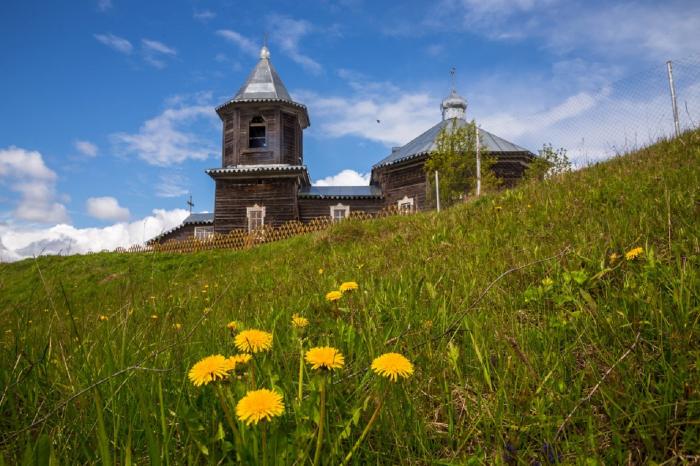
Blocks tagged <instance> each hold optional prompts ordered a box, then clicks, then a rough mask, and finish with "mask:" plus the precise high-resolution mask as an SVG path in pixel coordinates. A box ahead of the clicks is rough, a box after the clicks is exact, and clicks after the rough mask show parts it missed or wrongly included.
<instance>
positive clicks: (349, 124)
mask: <svg viewBox="0 0 700 466" xmlns="http://www.w3.org/2000/svg"><path fill="white" fill-rule="evenodd" d="M297 94H298V97H299V101H301V102H305V103H306V105H307V106H308V107H309V109H310V111H311V112H312V114H314V115H316V117H315V118H316V119H317V120H320V124H319V128H320V130H319V131H318V132H317V133H314V134H316V135H318V136H330V137H342V136H359V137H361V138H365V139H369V140H371V141H377V142H380V143H382V144H384V145H386V146H392V145H397V144H405V143H406V142H408V141H410V140H411V139H413V138H415V137H416V136H418V135H419V134H421V133H422V132H423V131H425V130H427V129H428V128H430V127H431V126H433V125H435V124H436V123H437V122H438V121H439V112H438V110H437V109H438V105H439V100H438V99H435V98H433V97H432V96H430V95H429V94H427V93H424V92H406V93H403V94H402V93H395V94H389V95H379V94H378V95H355V96H350V97H321V96H319V95H318V94H316V93H313V92H308V91H307V92H300V93H297Z"/></svg>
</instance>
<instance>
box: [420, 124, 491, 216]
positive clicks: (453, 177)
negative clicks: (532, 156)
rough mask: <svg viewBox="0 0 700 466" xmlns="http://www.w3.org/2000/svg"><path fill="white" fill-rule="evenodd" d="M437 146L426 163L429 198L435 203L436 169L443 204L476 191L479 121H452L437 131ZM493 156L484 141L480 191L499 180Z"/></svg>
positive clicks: (450, 203) (461, 198) (448, 204)
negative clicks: (477, 130) (494, 167)
mask: <svg viewBox="0 0 700 466" xmlns="http://www.w3.org/2000/svg"><path fill="white" fill-rule="evenodd" d="M435 144H436V147H435V150H433V151H432V152H431V153H430V155H429V156H428V160H427V161H426V163H425V171H426V173H427V175H428V180H429V183H428V184H429V189H428V193H427V194H428V199H429V201H430V202H432V203H433V205H434V204H435V175H434V173H435V171H437V172H438V174H439V178H440V182H439V184H440V204H441V205H443V206H445V207H447V206H450V205H453V204H455V203H456V202H458V201H460V200H463V199H465V198H467V197H469V196H471V195H474V194H475V193H476V123H475V122H474V120H472V121H471V122H468V123H466V124H463V125H459V124H457V120H456V119H454V120H452V123H451V124H450V125H447V126H445V127H444V128H443V129H442V130H441V131H440V133H439V134H438V136H437V138H436V141H435ZM493 163H494V158H493V157H491V156H490V155H489V153H488V150H487V149H486V147H485V146H484V145H483V144H481V192H482V193H484V192H486V191H488V190H491V189H494V188H495V187H497V186H498V184H499V180H498V178H496V176H495V174H494V173H493V171H492V170H491V167H492V166H493Z"/></svg>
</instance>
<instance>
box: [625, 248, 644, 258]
mask: <svg viewBox="0 0 700 466" xmlns="http://www.w3.org/2000/svg"><path fill="white" fill-rule="evenodd" d="M642 254H644V248H641V247H636V248H634V249H630V250H629V251H627V253H626V254H625V259H627V260H628V261H631V260H634V259H636V258H637V257H639V256H641V255H642Z"/></svg>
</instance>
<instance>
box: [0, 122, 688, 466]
mask: <svg viewBox="0 0 700 466" xmlns="http://www.w3.org/2000/svg"><path fill="white" fill-rule="evenodd" d="M698 187H700V133H698V132H693V133H686V134H684V135H683V136H682V138H680V139H676V140H673V141H665V142H660V143H658V144H656V145H654V146H652V147H650V148H648V149H644V150H642V151H639V152H637V153H634V154H631V155H628V156H624V157H619V158H616V159H613V160H611V161H608V162H605V163H602V164H599V165H597V166H594V167H591V168H587V169H585V170H581V171H578V172H575V173H571V174H569V175H567V176H565V177H562V178H560V179H556V180H550V181H547V182H544V183H539V184H532V185H527V186H523V187H521V188H519V189H515V190H512V191H507V192H504V193H502V194H499V195H494V196H487V197H484V198H481V199H479V200H478V201H476V202H472V203H470V204H468V205H460V206H457V207H455V208H452V209H448V210H447V211H443V212H442V213H439V214H438V213H436V212H428V213H421V214H417V215H413V216H406V217H393V218H386V219H381V220H376V221H365V222H360V221H352V220H349V221H345V222H342V223H341V224H339V225H338V226H335V227H334V228H332V229H330V230H328V231H327V232H322V233H319V234H314V235H308V236H303V237H297V238H295V239H292V240H288V241H283V242H279V243H275V244H269V245H265V246H262V247H258V248H255V249H252V250H247V251H239V252H232V251H212V252H203V253H198V254H192V255H166V254H161V255H127V254H123V255H117V254H95V255H89V256H73V257H46V258H40V259H38V260H25V261H22V262H19V263H14V264H1V265H0V313H1V314H0V317H1V318H2V321H3V322H5V324H4V325H3V331H2V334H1V335H0V345H1V346H2V351H1V352H0V368H1V370H0V386H1V390H0V412H1V413H2V416H1V417H0V464H1V463H2V461H3V459H4V463H5V464H34V463H37V464H49V463H51V464H93V463H101V464H147V463H149V462H151V464H186V463H189V464H226V463H229V462H235V461H236V460H237V458H238V459H240V460H241V461H242V462H247V463H253V462H262V455H263V450H264V451H265V452H266V454H267V456H269V464H275V463H277V464H311V461H312V458H313V456H314V452H315V449H316V432H317V428H316V426H317V422H318V421H319V417H320V415H319V403H320V399H319V398H320V391H321V386H322V385H323V384H324V382H323V381H324V380H325V378H327V379H328V381H329V383H328V385H327V387H328V388H327V390H326V395H327V396H326V398H327V402H326V408H325V412H326V416H324V418H325V419H326V422H325V427H324V434H325V435H324V440H323V442H322V445H321V448H322V450H321V451H322V456H321V458H322V461H323V462H324V464H339V463H340V462H341V461H342V460H343V458H344V457H345V456H346V455H347V453H348V452H349V451H350V450H351V449H352V447H353V445H355V444H356V443H357V441H358V440H359V439H360V437H361V434H362V432H363V430H364V429H365V426H367V424H368V423H370V420H371V418H372V417H373V413H375V410H376V406H377V403H379V402H381V403H382V406H381V408H380V409H379V411H378V412H379V414H378V417H376V422H373V425H372V426H371V428H370V429H369V430H368V433H367V435H366V437H365V438H364V439H363V440H362V442H360V443H359V447H358V448H357V450H356V451H355V452H354V454H353V456H352V457H351V458H350V460H349V463H350V464H367V463H369V464H399V463H402V464H498V463H505V464H553V463H556V462H562V463H570V464H623V463H635V464H639V463H643V462H652V461H654V462H662V461H666V460H671V463H681V462H684V461H686V462H691V461H700V456H698V455H700V425H699V424H700V388H699V387H700V344H699V343H700V325H699V320H700V295H699V294H700V277H699V270H700V267H699V261H700V192H699V191H698V189H699V188H698ZM634 248H642V250H643V252H641V253H640V254H639V255H638V256H637V257H635V258H632V257H630V258H629V259H628V258H626V257H625V254H626V253H627V252H629V251H631V250H633V249H634ZM611 256H612V257H611ZM349 280H353V281H356V282H357V283H358V284H359V290H358V291H356V292H354V293H349V294H346V295H344V296H343V298H342V299H341V300H340V301H339V302H338V303H337V304H336V303H330V302H327V301H326V300H325V298H324V296H325V294H326V293H327V292H328V291H331V290H334V289H337V288H338V286H339V285H340V283H341V282H344V281H349ZM293 313H299V314H301V315H303V316H304V317H307V318H308V319H309V320H310V321H311V324H310V325H309V326H308V327H307V329H306V330H305V332H304V333H303V337H304V340H302V341H301V342H300V340H299V336H300V335H299V333H300V332H299V331H297V330H294V329H293V328H292V326H291V317H292V314H293ZM231 320H236V321H239V322H241V323H242V324H243V325H244V326H245V327H246V328H259V329H263V330H266V331H269V332H272V333H273V334H274V341H273V345H272V348H271V350H270V351H268V352H264V353H259V354H256V355H255V357H254V360H253V361H252V362H251V363H250V364H249V366H248V368H247V370H246V369H244V370H245V372H243V371H240V370H238V369H237V371H236V374H238V375H232V376H231V377H230V378H229V379H228V380H227V381H226V382H225V383H212V384H209V385H206V386H202V387H195V386H194V385H193V384H192V383H190V381H189V379H188V376H187V374H188V371H189V370H190V368H191V367H192V365H193V364H195V363H196V362H197V361H199V360H200V359H201V358H203V357H205V356H208V355H213V354H217V353H220V354H223V355H226V356H229V355H232V354H235V353H236V352H237V350H236V348H235V347H234V342H233V338H232V334H231V332H230V330H229V329H227V328H226V324H227V323H228V322H229V321H231ZM300 345H302V346H303V348H304V349H308V348H310V347H312V346H316V345H331V346H334V347H336V348H338V349H339V350H340V351H341V352H342V353H343V355H344V356H345V366H344V367H343V368H342V369H339V370H336V371H334V372H333V374H332V375H330V376H326V375H324V374H322V373H318V372H317V371H314V370H312V369H311V368H310V366H309V365H306V364H305V367H304V373H303V378H302V386H301V392H302V400H301V402H299V401H298V399H297V397H298V393H299V388H300V387H299V360H300ZM384 352H399V353H401V354H403V355H405V356H406V357H407V358H408V359H410V360H411V361H412V362H413V364H414V367H415V372H414V373H413V375H412V376H411V377H409V378H406V379H400V380H399V382H397V383H392V382H390V381H387V380H386V379H384V378H382V377H380V376H378V375H376V374H374V373H373V372H372V371H371V370H370V369H369V366H370V364H371V362H372V360H373V358H374V357H376V356H379V355H380V354H382V353H384ZM253 386H255V387H257V388H261V387H265V388H273V389H275V390H277V391H278V392H279V393H282V394H283V395H284V404H285V412H284V414H283V415H282V416H279V417H275V418H274V419H272V420H271V421H270V422H267V421H265V422H262V423H261V424H259V425H257V426H245V425H244V424H242V423H240V422H237V421H235V420H233V419H232V421H233V422H231V423H230V422H229V419H228V418H227V415H226V414H227V411H228V414H230V416H229V417H231V418H233V417H234V416H235V412H234V406H235V403H236V402H237V401H238V400H239V399H240V398H241V397H242V396H243V394H244V393H245V392H246V390H247V389H250V388H251V387H253ZM220 389H221V390H220ZM220 395H222V396H223V401H222V399H221V397H220ZM231 424H233V427H232V426H231ZM234 428H235V431H236V432H238V437H237V440H236V436H235V435H234V430H233V429H234ZM263 433H264V436H265V440H266V445H265V448H264V449H263V448H262V440H263V438H262V437H263ZM236 445H238V446H237V447H236ZM693 455H694V456H693ZM693 458H694V459H693Z"/></svg>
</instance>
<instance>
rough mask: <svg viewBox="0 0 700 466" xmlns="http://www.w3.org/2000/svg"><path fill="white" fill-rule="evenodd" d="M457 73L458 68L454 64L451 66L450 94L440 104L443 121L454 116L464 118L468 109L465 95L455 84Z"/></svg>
mask: <svg viewBox="0 0 700 466" xmlns="http://www.w3.org/2000/svg"><path fill="white" fill-rule="evenodd" d="M456 74H457V68H455V67H454V66H453V67H452V68H450V88H451V89H450V95H448V96H447V97H445V99H444V100H443V101H442V104H440V110H441V111H442V119H443V121H444V120H449V119H452V118H458V119H460V120H464V115H465V113H466V111H467V101H466V100H465V99H464V97H462V96H460V95H459V94H457V88H456V85H455V75H456Z"/></svg>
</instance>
